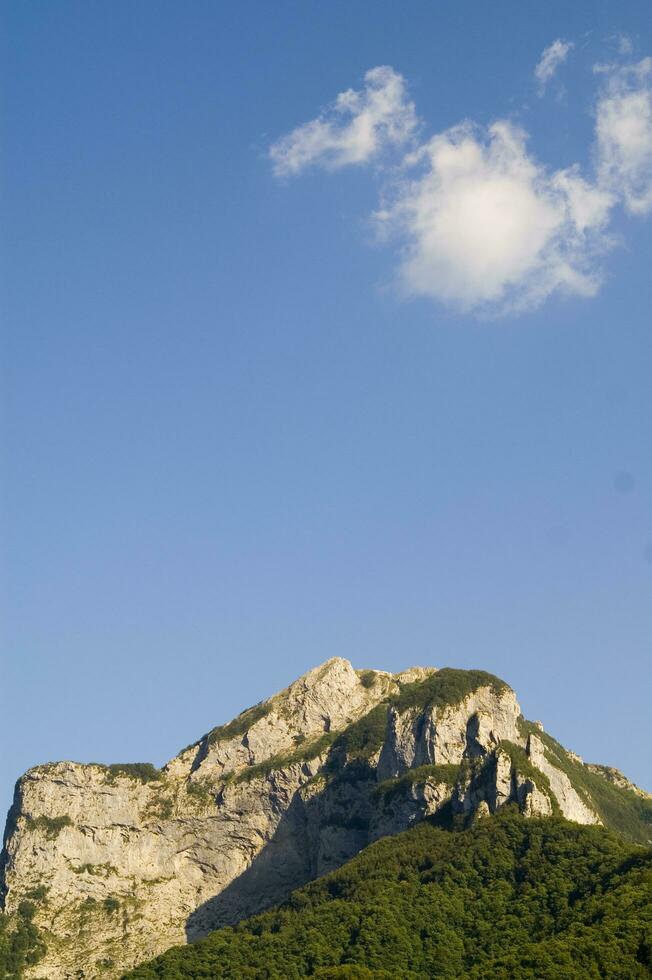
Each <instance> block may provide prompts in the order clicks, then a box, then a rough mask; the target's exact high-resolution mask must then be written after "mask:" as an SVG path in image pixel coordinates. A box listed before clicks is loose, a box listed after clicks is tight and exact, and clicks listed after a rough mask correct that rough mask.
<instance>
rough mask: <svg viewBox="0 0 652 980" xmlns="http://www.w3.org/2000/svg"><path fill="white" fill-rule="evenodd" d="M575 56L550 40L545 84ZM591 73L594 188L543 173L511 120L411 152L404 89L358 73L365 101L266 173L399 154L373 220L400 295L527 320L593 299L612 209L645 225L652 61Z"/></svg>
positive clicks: (651, 172)
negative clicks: (596, 83) (547, 309)
mask: <svg viewBox="0 0 652 980" xmlns="http://www.w3.org/2000/svg"><path fill="white" fill-rule="evenodd" d="M571 47H572V45H571V43H570V42H565V41H561V40H557V41H555V42H554V44H552V45H550V47H549V48H547V49H546V51H544V54H543V57H542V59H541V62H540V63H539V65H538V66H537V78H538V79H539V81H540V83H541V84H543V85H545V83H546V82H547V81H549V79H550V78H551V77H552V76H553V74H554V71H555V69H556V67H557V66H558V65H559V64H560V63H561V62H562V61H563V60H564V58H565V57H566V56H567V54H568V51H569V50H570V48H571ZM595 71H596V73H598V74H599V76H600V78H601V82H600V91H599V93H598V98H597V102H596V114H595V142H594V167H593V175H592V177H591V178H589V177H588V176H586V175H583V174H582V173H581V171H580V168H579V166H578V165H576V164H575V165H571V166H569V167H566V168H564V169H560V170H557V171H555V172H551V171H550V170H548V169H547V168H546V167H545V166H544V165H543V164H541V163H540V162H539V161H538V160H536V159H535V158H534V156H533V155H532V154H531V153H530V152H528V148H527V134H526V133H525V132H524V131H523V130H522V129H519V128H518V127H517V126H515V125H513V124H512V123H511V122H509V121H506V120H499V121H497V122H495V123H493V125H491V126H488V127H480V126H476V125H475V124H473V123H472V122H464V123H461V124H460V125H458V126H454V127H452V128H451V129H448V130H446V131H445V132H442V133H439V134H438V135H436V136H434V137H432V138H431V139H430V140H428V141H427V142H425V143H422V144H421V145H419V143H418V142H417V139H416V132H417V117H416V114H415V110H414V106H413V104H412V102H410V101H409V99H408V96H407V87H406V83H405V80H404V79H403V77H402V76H401V75H399V74H398V73H397V72H395V71H394V69H392V68H389V67H381V68H374V69H372V70H371V71H369V72H367V74H366V75H365V86H364V88H363V89H362V90H361V91H357V92H355V91H351V90H349V91H347V92H344V93H342V94H341V95H339V96H338V98H337V100H336V101H335V102H334V103H333V106H332V107H331V108H330V109H329V110H328V111H327V112H326V113H324V114H322V115H321V116H320V117H319V118H317V119H315V120H313V121H312V122H309V123H307V124H306V125H304V126H300V127H299V128H298V129H295V130H293V132H291V133H289V134H288V135H287V136H285V137H283V138H282V139H280V140H279V141H278V142H277V143H275V144H274V145H273V146H272V148H271V149H270V157H271V160H272V163H273V167H274V172H275V173H276V175H277V176H289V175H294V174H298V173H300V172H301V171H303V170H305V169H307V168H309V167H311V166H321V167H323V168H325V169H327V170H336V169H338V168H340V167H343V166H344V165H346V164H359V163H364V162H367V161H370V160H372V159H374V158H378V159H379V160H380V162H381V163H383V164H386V163H387V160H386V158H385V157H384V156H383V151H385V150H387V149H388V148H390V147H393V148H400V150H401V157H400V159H401V166H398V167H397V166H391V167H386V169H385V171H384V180H385V186H384V187H383V195H382V196H383V202H382V206H381V207H380V208H379V210H378V211H377V212H376V214H375V215H374V219H375V226H376V227H377V228H378V230H379V232H380V233H381V235H382V236H383V237H384V238H385V239H386V240H387V241H393V242H394V243H396V244H397V246H398V260H397V272H396V280H397V282H398V285H399V287H400V290H401V291H402V293H403V294H404V295H406V296H425V297H428V298H431V299H433V300H436V301H438V302H441V303H444V304H446V305H449V306H452V307H453V308H456V309H459V310H463V311H470V310H473V311H479V312H484V313H487V314H489V313H491V314H498V313H508V312H517V311H523V310H527V309H533V308H535V307H536V306H538V305H540V304H541V303H543V302H544V301H545V300H546V299H547V297H549V296H550V295H551V294H553V293H556V292H559V293H566V294H572V295H577V296H593V295H595V294H596V292H597V291H598V289H599V287H600V284H601V281H602V270H601V265H602V259H603V257H604V255H605V253H606V252H607V251H608V250H609V249H610V248H612V247H613V246H614V244H615V241H616V240H615V238H614V236H613V235H612V234H611V233H610V231H609V222H610V219H611V216H612V213H613V211H614V209H615V208H616V206H618V205H623V206H624V208H625V209H626V210H627V211H629V212H630V213H633V214H641V215H643V214H647V213H648V212H652V58H646V59H644V60H643V61H640V62H638V63H637V64H630V65H625V66H623V65H622V64H620V65H615V66H614V65H601V66H596V67H595ZM395 162H396V161H394V163H395ZM380 172H382V171H380Z"/></svg>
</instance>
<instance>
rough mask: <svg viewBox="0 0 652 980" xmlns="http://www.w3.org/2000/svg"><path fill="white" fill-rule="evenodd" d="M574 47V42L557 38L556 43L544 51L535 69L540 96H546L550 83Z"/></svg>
mask: <svg viewBox="0 0 652 980" xmlns="http://www.w3.org/2000/svg"><path fill="white" fill-rule="evenodd" d="M573 47H574V45H573V42H572V41H562V40H561V38H557V40H556V41H553V42H552V44H550V45H549V46H548V47H547V48H544V49H543V51H542V53H541V58H540V59H539V63H538V64H537V66H536V68H535V69H534V77H535V78H536V80H537V83H538V86H539V89H538V91H539V95H540V96H542V95H543V94H544V92H545V90H546V86H547V85H548V82H549V81H550V79H551V78H552V77H553V76H554V75H555V73H556V71H557V69H558V68H559V66H560V65H562V64H563V63H564V62H565V61H566V58H567V57H568V55H569V53H570V51H571V49H572V48H573Z"/></svg>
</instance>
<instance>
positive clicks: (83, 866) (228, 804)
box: [0, 657, 652, 980]
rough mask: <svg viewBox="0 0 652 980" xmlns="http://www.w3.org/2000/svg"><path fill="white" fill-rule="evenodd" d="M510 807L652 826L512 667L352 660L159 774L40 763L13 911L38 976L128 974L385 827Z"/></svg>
mask: <svg viewBox="0 0 652 980" xmlns="http://www.w3.org/2000/svg"><path fill="white" fill-rule="evenodd" d="M507 804H511V805H512V809H515V808H518V810H520V812H521V813H522V814H523V815H525V816H563V817H565V818H567V819H568V820H571V821H575V822H576V823H579V824H585V825H588V824H593V825H604V826H606V827H609V828H611V829H612V830H615V831H617V832H619V833H620V834H621V835H623V836H624V837H626V838H627V839H629V840H630V841H637V842H641V843H649V838H652V798H651V797H649V796H648V794H646V793H644V792H643V791H642V790H639V789H638V788H637V787H635V786H634V785H633V784H631V783H630V782H629V781H628V780H626V778H625V777H624V776H622V774H621V773H619V772H618V771H617V770H614V769H612V768H609V767H605V766H599V765H586V764H584V763H583V761H582V760H581V759H580V758H579V757H578V756H576V755H575V754H574V753H571V752H568V751H566V750H565V749H564V748H563V747H562V746H561V745H559V743H558V742H556V741H555V740H554V739H553V738H552V737H551V736H550V735H548V734H547V733H546V732H545V731H544V730H543V728H542V726H541V725H540V724H538V723H532V722H528V721H526V720H525V719H524V718H523V717H522V715H521V712H520V708H519V705H518V702H517V700H516V695H515V694H514V691H513V690H512V689H511V688H510V687H509V686H508V685H507V684H506V683H505V682H504V681H501V680H499V679H498V678H497V677H494V676H493V675H491V674H488V673H485V672H484V671H479V670H468V671H464V670H456V669H450V668H444V669H441V670H437V669H435V668H421V667H415V668H412V669H410V670H407V671H403V672H402V673H399V674H391V673H387V672H385V671H378V670H354V668H353V667H352V666H351V664H350V663H349V662H348V661H347V660H343V659H341V658H337V657H336V658H333V659H332V660H328V661H327V662H326V663H324V664H322V665H321V666H320V667H316V668H315V669H313V670H311V671H309V672H308V673H307V674H305V675H304V676H303V677H301V678H299V680H297V681H295V682H294V683H293V684H291V685H290V686H289V687H288V688H286V689H285V690H283V691H281V692H280V693H279V694H276V695H274V696H273V697H271V698H269V699H268V700H266V701H263V702H261V703H260V704H257V705H255V706H254V707H252V708H248V709H247V710H246V711H243V712H242V713H241V714H240V715H238V717H237V718H235V719H234V720H233V721H231V722H229V723H228V724H226V725H222V726H219V727H217V728H214V729H212V730H211V731H210V732H208V733H207V734H206V735H204V736H202V738H200V739H199V740H198V741H196V742H194V743H193V744H192V745H190V746H188V747H187V748H185V749H184V750H183V751H181V752H180V753H179V754H178V755H177V756H176V757H175V758H174V759H172V760H171V761H170V762H169V763H168V764H167V765H166V766H164V767H163V768H162V769H160V770H158V769H155V768H154V767H153V766H151V765H149V764H146V763H141V764H125V765H113V766H102V765H97V764H81V763H74V762H59V763H50V764H47V765H42V766H37V767H35V768H34V769H31V770H29V771H28V772H27V773H26V774H25V775H24V776H23V777H22V778H21V779H20V780H19V782H18V784H17V786H16V793H15V799H14V804H13V806H12V809H11V811H10V813H9V817H8V820H7V829H6V833H5V846H4V851H3V858H2V878H1V882H0V884H1V886H2V893H3V895H4V908H5V913H6V917H10V916H13V917H14V918H15V917H17V916H18V917H19V916H20V915H21V914H22V915H23V917H24V916H25V915H26V912H25V909H26V908H27V907H29V910H30V911H29V928H30V929H31V930H32V932H33V939H34V948H35V949H36V950H37V953H35V955H34V957H33V959H34V960H35V961H36V960H38V964H37V965H36V963H35V965H33V966H28V967H27V969H26V972H25V976H26V977H34V978H36V977H38V978H46V980H64V978H66V980H67V978H78V977H84V978H85V980H88V978H96V977H116V976H119V975H120V973H121V972H123V971H124V970H125V969H127V968H129V967H131V966H133V965H134V964H137V963H139V962H142V961H143V960H145V959H148V958H150V957H152V956H155V955H156V954H158V953H160V952H162V951H164V950H166V949H167V948H169V947H170V946H172V945H174V944H177V943H181V942H185V941H192V940H195V939H198V938H200V937H202V936H205V935H207V934H208V933H209V932H210V931H211V930H214V929H216V928H219V927H221V926H224V925H228V924H233V923H235V922H238V921H240V920H241V919H243V918H245V917H247V916H250V915H252V914H254V913H257V912H260V911H262V910H263V909H265V908H268V907H270V906H272V905H274V904H276V903H278V902H281V901H282V900H284V899H285V898H287V896H288V895H289V893H290V892H291V891H292V890H293V889H296V888H298V887H300V886H302V885H304V884H306V883H307V882H309V881H311V880H312V879H314V878H317V877H320V876H322V875H324V874H326V873H327V872H331V871H333V870H334V869H337V868H339V867H341V866H342V865H343V864H344V863H345V862H347V861H349V860H350V859H351V858H352V857H354V856H355V855H356V854H357V853H358V852H359V851H361V850H362V849H363V848H365V847H366V846H367V845H368V844H370V843H372V842H374V841H376V840H378V839H379V838H381V837H385V836H388V835H393V834H396V833H398V832H400V831H403V830H406V829H407V828H409V827H411V826H412V825H414V824H417V823H419V822H421V821H424V820H426V819H428V821H429V822H435V823H439V824H441V825H442V826H446V825H447V826H453V825H454V826H457V827H459V826H460V825H464V824H468V823H469V822H472V821H477V820H478V819H481V818H488V817H490V815H491V814H495V813H497V812H498V811H501V810H502V809H503V808H504V807H505V806H506V805H507ZM21 910H22V911H21ZM35 937H38V939H36V938H35Z"/></svg>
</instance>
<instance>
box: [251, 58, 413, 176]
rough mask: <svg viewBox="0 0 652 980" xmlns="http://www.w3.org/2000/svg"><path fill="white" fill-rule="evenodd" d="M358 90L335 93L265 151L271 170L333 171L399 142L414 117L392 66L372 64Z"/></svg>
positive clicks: (287, 172) (285, 172)
mask: <svg viewBox="0 0 652 980" xmlns="http://www.w3.org/2000/svg"><path fill="white" fill-rule="evenodd" d="M364 81H365V86H364V89H362V91H358V92H355V91H353V89H348V90H347V91H346V92H341V93H340V94H339V95H338V97H337V99H336V100H335V102H334V103H333V105H332V106H330V107H329V109H328V110H327V111H326V112H325V113H323V114H322V115H321V116H319V118H318V119H313V120H312V121H311V122H308V123H305V125H303V126H298V127H297V128H296V129H293V130H292V132H291V133H288V135H287V136H284V137H283V138H282V139H280V140H279V141H278V142H277V143H274V145H273V146H272V148H271V149H270V157H271V159H272V163H273V167H274V173H275V174H276V175H277V176H279V177H282V176H289V175H291V174H298V173H299V172H300V171H301V170H305V169H306V168H307V167H310V166H321V167H324V168H326V169H327V170H337V169H338V168H339V167H343V166H345V165H346V164H350V163H367V162H368V161H369V160H371V159H372V158H373V157H376V156H378V155H379V154H380V153H381V152H382V151H383V150H385V149H386V148H388V147H392V146H401V145H403V144H405V143H406V142H407V141H408V140H409V138H410V137H411V136H412V134H413V132H414V130H415V128H416V124H417V117H416V114H415V111H414V104H413V103H412V102H410V101H409V100H408V98H407V88H406V85H405V79H404V78H403V76H402V75H399V74H398V72H395V71H394V69H393V68H389V67H387V66H380V67H378V68H372V69H371V70H370V71H368V72H367V73H366V75H365V77H364Z"/></svg>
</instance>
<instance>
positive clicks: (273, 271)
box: [0, 0, 652, 806]
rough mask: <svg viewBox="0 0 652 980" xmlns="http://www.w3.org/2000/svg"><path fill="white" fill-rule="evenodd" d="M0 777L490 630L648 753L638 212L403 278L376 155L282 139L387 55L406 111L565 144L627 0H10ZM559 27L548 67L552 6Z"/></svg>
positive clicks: (649, 329) (636, 19)
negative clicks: (541, 274)
mask: <svg viewBox="0 0 652 980" xmlns="http://www.w3.org/2000/svg"><path fill="white" fill-rule="evenodd" d="M2 19H3V30H2V36H3V40H2V45H3V50H2V52H0V63H1V64H2V72H3V74H4V75H5V87H4V91H5V97H4V103H3V110H2V111H3V115H4V130H5V141H4V145H3V149H2V154H3V170H4V180H3V192H2V193H3V219H2V226H3V246H2V248H3V253H2V268H3V316H2V320H3V327H2V333H3V353H2V391H3V395H2V400H3V414H2V439H3V460H4V462H3V467H2V537H3V542H4V544H3V554H4V559H3V582H2V584H3V597H2V605H3V610H2V611H3V621H4V626H3V635H2V647H3V654H2V655H3V666H2V676H1V681H0V684H1V699H2V705H1V719H2V734H1V736H0V744H1V745H2V762H1V768H0V805H4V806H6V805H7V804H8V803H9V800H10V796H11V791H12V785H13V782H14V780H15V779H16V778H17V777H18V775H19V774H20V773H21V772H22V771H23V770H25V769H26V768H27V767H29V766H31V765H34V764H35V763H38V762H44V761H48V760H52V759H60V758H73V759H78V760H82V761H93V760H95V761H103V762H109V761H128V760H151V761H153V762H155V763H157V764H159V763H162V762H163V761H165V760H166V759H167V758H169V757H170V756H172V755H173V754H174V753H175V752H176V751H177V750H178V749H179V748H180V747H181V746H183V745H185V744H187V743H188V742H189V741H190V740H191V739H193V738H195V737H197V736H199V735H200V734H201V733H202V732H204V731H206V730H207V729H208V728H209V727H211V726H212V725H214V724H217V723H219V722H221V721H224V720H225V719H228V718H230V717H231V716H233V715H234V714H235V713H236V712H238V711H239V710H240V709H242V708H244V707H245V706H247V705H249V704H251V703H253V702H256V701H258V700H259V699H261V698H263V697H265V696H267V695H269V694H271V693H272V692H274V691H275V690H277V689H279V688H280V687H282V686H284V685H285V684H286V683H287V682H289V681H290V680H292V679H293V678H294V677H296V676H297V675H299V674H300V673H302V672H304V671H305V670H306V669H308V668H309V667H311V666H313V665H315V664H317V663H319V662H321V661H323V660H325V659H326V658H328V657H331V656H334V655H340V656H344V657H347V658H349V659H350V660H352V661H353V663H354V665H356V666H359V667H378V668H384V669H388V670H399V669H401V668H403V667H406V666H408V665H411V664H434V665H439V666H444V665H451V666H459V667H482V668H485V669H487V670H490V671H493V672H495V673H497V674H499V675H500V676H502V677H504V678H505V679H506V680H508V681H509V682H510V683H511V684H512V685H513V686H514V687H515V688H516V690H517V692H518V693H519V695H520V699H521V703H522V707H523V709H524V712H525V713H526V714H527V715H528V716H529V717H531V718H540V719H541V720H542V721H543V722H544V724H545V725H546V727H547V728H548V729H549V730H550V731H551V732H552V733H554V734H555V735H556V736H557V737H558V738H559V739H560V740H561V741H563V742H564V743H565V744H567V745H568V746H569V747H570V748H573V749H575V750H576V751H578V752H580V753H581V754H583V755H584V756H585V757H587V758H588V759H589V760H591V761H602V762H605V763H609V764H613V765H616V766H619V767H621V768H622V769H624V770H625V771H626V772H627V773H628V774H629V775H630V776H632V777H633V778H635V779H637V780H638V781H640V782H642V783H643V784H644V785H647V786H648V788H652V770H651V768H650V753H649V722H648V717H649V695H650V670H649V661H650V651H651V645H652V512H651V501H652V453H651V451H650V446H651V434H652V426H651V420H652V381H651V376H652V371H651V368H652V323H651V316H650V310H651V307H652V277H651V276H650V267H651V260H652V220H650V218H649V217H648V218H647V219H646V218H645V217H644V216H638V217H636V216H629V217H628V216H626V215H624V214H623V213H622V210H621V211H619V212H618V213H617V214H615V217H614V220H613V223H612V226H611V227H612V231H613V232H614V233H615V234H617V235H618V243H617V245H616V247H614V248H613V249H612V251H611V252H610V254H609V255H607V256H606V257H605V260H604V282H603V284H602V286H601V288H600V290H599V292H598V294H597V295H596V296H595V297H594V298H589V299H587V298H580V297H578V296H570V297H569V296H561V295H557V294H554V295H553V296H551V297H550V298H549V299H548V300H547V301H546V302H545V303H544V304H543V305H541V306H540V307H539V308H537V309H536V310H534V311H531V312H527V313H523V314H520V315H511V316H506V317H498V318H493V319H487V318H483V317H481V316H480V317H479V316H477V315H475V314H474V313H473V312H467V313H460V312H459V311H457V312H456V311H455V310H454V309H450V308H446V307H443V306H441V305H440V304H438V303H437V302H433V301H431V300H429V299H426V298H416V299H415V298H405V297H401V296H400V295H398V293H397V291H396V289H395V288H394V286H393V280H394V278H395V267H396V250H395V247H392V246H391V245H389V246H387V245H385V246H381V245H378V244H376V243H374V242H373V240H372V239H373V233H372V230H371V228H370V222H369V215H370V214H371V212H372V211H373V210H374V209H375V208H376V207H377V203H378V194H379V184H380V183H382V178H379V176H378V174H377V172H376V168H375V167H374V166H373V165H372V166H369V167H366V168H365V167H351V168H348V169H347V168H342V169H341V170H340V171H338V172H337V173H336V174H327V173H325V172H323V171H320V170H319V169H315V170H314V171H312V172H310V173H307V174H305V175H301V176H299V177H297V178H296V179H292V180H278V179H276V178H275V177H274V175H273V173H272V167H271V163H270V159H269V156H268V152H269V147H270V145H271V144H272V143H274V142H275V141H277V140H278V139H279V138H281V137H282V136H283V135H284V134H286V133H288V132H289V131H291V130H292V129H293V128H294V127H296V126H298V125H300V124H302V123H305V122H306V121H308V120H310V119H313V118H315V117H316V116H317V115H318V113H319V111H320V109H321V108H322V107H324V106H325V105H327V104H328V103H329V102H331V101H332V99H333V98H334V97H335V96H336V95H337V93H339V92H342V91H343V90H346V89H347V88H349V87H354V88H360V86H361V84H362V78H363V76H364V73H365V71H367V70H368V69H369V68H372V67H374V66H376V65H392V66H393V67H394V69H395V70H396V71H397V72H400V73H401V74H402V75H403V76H404V78H405V79H406V82H407V84H408V86H409V92H410V97H411V98H413V99H414V101H415V103H416V105H417V111H418V113H419V116H420V117H421V119H422V120H423V125H424V127H425V130H426V132H427V134H429V135H432V134H434V133H438V132H441V131H443V130H445V129H447V128H448V127H450V126H452V125H454V124H456V123H458V122H460V121H461V120H463V119H467V118H470V119H473V120H475V121H476V122H477V123H479V124H480V125H485V124H487V123H490V122H492V121H493V120H495V119H496V118H507V119H511V120H514V121H516V122H517V123H519V124H520V125H522V126H524V127H525V128H526V129H527V130H528V132H529V134H530V143H529V148H530V151H531V152H532V154H533V155H535V156H536V158H537V159H538V161H539V162H540V163H541V164H542V165H545V166H547V167H549V168H551V169H557V168H560V167H564V166H566V165H568V164H570V163H573V162H575V161H576V162H578V163H579V164H580V165H581V166H582V167H587V168H588V167H589V166H590V160H591V140H592V132H593V126H594V119H593V110H594V106H595V98H596V76H595V75H594V73H593V72H592V66H593V64H594V63H595V62H596V61H604V60H605V59H609V58H610V57H612V56H613V53H614V49H615V43H616V42H615V40H614V38H615V36H616V35H619V34H626V35H627V36H629V37H630V38H631V41H632V45H633V57H635V58H643V57H644V56H646V55H652V9H651V8H650V4H649V2H647V0H641V2H631V0H629V2H628V0H623V2H621V3H618V4H615V3H607V2H597V0H596V2H577V3H573V4H568V3H567V2H564V3H561V2H554V0H553V2H548V3H546V4H541V3H535V2H529V3H524V2H523V0H518V2H504V3H500V4H487V3H484V2H479V0H478V2H473V3H470V2H466V3H464V2H463V3H452V2H451V3H435V2H418V0H412V2H410V3H409V4H403V3H396V2H391V3H389V2H379V0H375V2H374V3H371V2H370V3H350V2H339V0H338V2H329V3H316V2H307V0H303V2H278V3H274V4H270V3H266V2H265V3H263V2H259V3H251V2H239V3H237V4H235V3H234V4H226V3H213V2H194V3H192V4H184V3H179V2H174V3H173V2H165V0H164V2H161V0H157V2H147V0H142V2H139V3H137V4H133V3H127V2H117V3H108V2H105V3H97V2H88V0H84V2H78V3H73V2H59V3H51V4H44V3H37V2H31V0H25V2H21V3H6V4H4V5H3V7H2ZM558 37H562V38H565V39H568V40H572V41H573V42H574V43H575V48H574V49H573V51H572V56H571V57H569V58H568V61H567V62H566V64H565V65H564V66H563V71H562V70H561V69H560V72H559V76H558V78H555V80H554V81H553V83H552V84H551V86H550V88H549V91H548V93H547V94H546V96H545V97H544V98H539V97H538V95H537V91H536V85H535V83H534V79H533V71H534V67H535V64H536V63H537V61H538V59H539V57H540V55H541V52H542V49H543V48H544V47H546V46H547V45H549V44H550V43H551V42H552V41H553V40H554V39H555V38H558Z"/></svg>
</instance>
